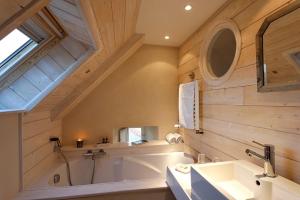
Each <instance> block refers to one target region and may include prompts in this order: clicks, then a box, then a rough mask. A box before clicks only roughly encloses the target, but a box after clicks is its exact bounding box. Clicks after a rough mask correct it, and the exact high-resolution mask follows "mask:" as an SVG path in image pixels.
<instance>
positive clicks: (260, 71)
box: [256, 2, 300, 92]
mask: <svg viewBox="0 0 300 200" xmlns="http://www.w3.org/2000/svg"><path fill="white" fill-rule="evenodd" d="M299 8H300V2H294V3H291V4H290V5H288V6H286V7H284V8H282V9H280V10H279V11H277V12H275V13H274V14H272V15H270V16H269V17H267V18H265V20H264V22H263V23H262V25H261V27H260V29H259V31H258V33H257V34H256V61H257V62H256V63H257V64H256V69H257V91H258V92H273V91H284V90H295V89H300V83H287V84H284V83H280V84H272V85H270V86H268V85H267V84H266V83H265V79H264V77H265V73H264V51H263V50H264V47H263V36H264V33H265V32H266V31H267V29H268V27H269V26H270V24H271V23H272V22H274V21H276V20H277V19H279V18H281V17H284V16H285V15H287V14H289V13H291V12H293V11H295V10H297V9H299Z"/></svg>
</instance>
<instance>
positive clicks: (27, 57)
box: [0, 7, 67, 89]
mask: <svg viewBox="0 0 300 200" xmlns="http://www.w3.org/2000/svg"><path fill="white" fill-rule="evenodd" d="M53 21H55V22H56V19H55V18H54V17H53V14H52V13H51V12H50V11H49V10H48V8H47V7H44V8H42V10H40V11H39V12H37V13H36V14H35V15H33V16H31V17H30V18H28V19H27V20H26V21H24V22H23V23H22V24H21V25H19V26H18V27H15V29H18V30H19V31H21V32H22V33H24V34H25V35H26V36H27V37H29V38H30V39H31V40H33V41H35V42H36V43H37V45H35V46H34V47H33V48H32V49H30V50H29V51H26V52H25V54H24V56H21V57H19V58H18V59H17V60H16V62H14V63H12V65H11V66H9V64H8V63H9V62H10V61H8V62H6V64H4V63H3V64H4V66H3V65H2V64H1V67H0V89H1V88H4V87H6V86H8V85H9V84H10V83H12V82H13V81H15V80H16V79H17V78H18V77H19V76H20V75H21V74H22V73H24V72H25V71H26V70H28V69H29V68H31V67H32V66H33V65H32V63H34V62H35V61H36V60H39V58H41V57H42V56H44V55H45V54H46V52H47V51H48V50H49V49H50V48H51V47H53V46H54V45H55V44H57V43H58V42H59V41H60V40H62V39H63V38H64V37H65V36H66V35H67V34H66V32H65V30H64V29H63V27H62V26H60V24H59V23H58V22H57V23H56V24H53ZM11 31H13V30H11ZM4 32H5V31H4ZM9 33H10V32H9ZM9 33H7V34H6V35H8V34H9ZM0 35H1V34H0ZM1 36H3V35H1ZM5 65H8V66H5ZM3 67H4V68H3ZM12 73H13V75H12Z"/></svg>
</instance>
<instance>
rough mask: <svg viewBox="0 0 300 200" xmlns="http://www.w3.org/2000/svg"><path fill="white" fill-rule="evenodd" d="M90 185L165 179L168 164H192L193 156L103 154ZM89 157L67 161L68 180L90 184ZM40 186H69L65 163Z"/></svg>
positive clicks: (172, 154) (174, 153) (90, 168)
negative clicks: (57, 177) (69, 177)
mask: <svg viewBox="0 0 300 200" xmlns="http://www.w3.org/2000/svg"><path fill="white" fill-rule="evenodd" d="M95 162H96V163H95V174H94V181H93V184H97V183H107V182H119V181H125V180H139V179H153V178H163V179H164V178H165V176H166V168H167V166H168V165H175V164H177V163H186V164H188V163H193V159H192V158H191V157H190V156H188V155H186V154H184V153H183V152H172V153H158V154H137V155H125V156H116V155H106V156H104V157H99V158H96V160H95ZM92 167H93V161H92V159H86V158H84V157H82V156H78V157H75V158H72V159H71V160H70V168H71V180H72V184H73V185H87V184H91V177H92ZM55 175H56V176H57V175H58V176H60V181H59V182H58V183H54V176H55ZM39 185H40V186H42V185H44V186H46V185H48V186H68V181H67V176H66V165H65V164H63V163H62V164H61V165H60V166H59V167H57V168H56V169H54V170H53V171H52V172H51V173H50V174H49V176H48V180H47V183H39Z"/></svg>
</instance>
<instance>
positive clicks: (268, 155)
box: [245, 141, 276, 178]
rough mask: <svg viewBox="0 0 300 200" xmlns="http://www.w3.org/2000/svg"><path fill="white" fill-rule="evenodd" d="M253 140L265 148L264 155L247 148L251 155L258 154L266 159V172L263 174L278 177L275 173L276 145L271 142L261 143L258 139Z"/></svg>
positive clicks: (257, 155)
mask: <svg viewBox="0 0 300 200" xmlns="http://www.w3.org/2000/svg"><path fill="white" fill-rule="evenodd" d="M252 142H253V143H255V144H257V145H259V146H261V147H263V148H264V155H260V154H258V153H256V152H255V151H252V150H250V149H246V151H245V152H246V153H247V154H248V155H249V156H256V157H258V158H260V159H263V160H264V161H265V162H264V174H263V175H264V176H267V177H272V178H274V177H276V174H275V152H274V150H275V147H274V146H273V145H270V144H261V143H259V142H256V141H252Z"/></svg>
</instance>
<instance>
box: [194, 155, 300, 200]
mask: <svg viewBox="0 0 300 200" xmlns="http://www.w3.org/2000/svg"><path fill="white" fill-rule="evenodd" d="M262 173H263V169H262V168H260V167H258V166H256V165H254V164H252V163H250V162H247V161H243V160H239V161H229V162H219V163H209V164H202V165H193V166H192V170H191V185H192V199H193V200H225V199H236V200H237V199H238V200H246V199H247V200H250V199H253V200H254V199H257V200H273V199H289V200H292V199H295V200H296V199H300V187H299V185H297V184H295V183H293V182H291V181H289V180H287V179H285V178H283V177H280V176H278V177H276V178H267V177H263V178H258V177H257V176H256V175H261V174H262Z"/></svg>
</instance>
